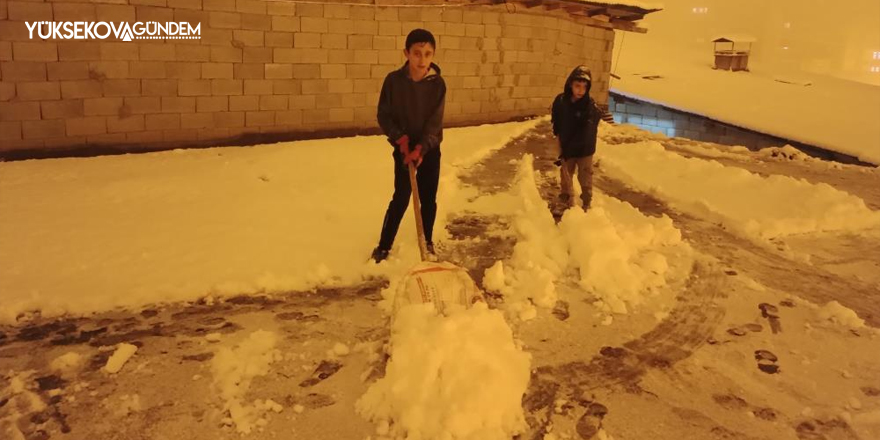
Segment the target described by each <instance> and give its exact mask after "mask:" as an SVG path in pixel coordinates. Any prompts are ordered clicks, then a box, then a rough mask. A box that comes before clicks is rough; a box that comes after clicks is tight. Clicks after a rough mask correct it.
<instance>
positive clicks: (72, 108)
mask: <svg viewBox="0 0 880 440" xmlns="http://www.w3.org/2000/svg"><path fill="white" fill-rule="evenodd" d="M40 109H41V111H42V113H41V114H42V117H43V118H44V119H69V118H77V117H82V116H85V107H84V105H83V100H82V99H69V100H63V101H43V102H41V103H40Z"/></svg>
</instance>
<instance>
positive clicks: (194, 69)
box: [165, 57, 202, 79]
mask: <svg viewBox="0 0 880 440" xmlns="http://www.w3.org/2000/svg"><path fill="white" fill-rule="evenodd" d="M181 59H185V58H182V57H181ZM165 74H166V76H167V77H168V78H171V79H198V78H201V77H202V64H201V63H195V62H169V63H165Z"/></svg>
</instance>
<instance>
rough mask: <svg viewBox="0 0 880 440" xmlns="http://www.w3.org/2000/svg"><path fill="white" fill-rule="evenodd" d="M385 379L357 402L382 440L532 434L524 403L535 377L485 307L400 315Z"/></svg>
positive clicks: (497, 438) (495, 439)
mask: <svg viewBox="0 0 880 440" xmlns="http://www.w3.org/2000/svg"><path fill="white" fill-rule="evenodd" d="M391 347H392V350H391V359H390V361H389V362H388V366H387V368H386V370H385V371H386V372H385V377H384V378H382V379H380V380H378V381H377V382H376V383H374V384H373V385H372V386H371V387H370V388H369V389H368V390H367V392H366V393H365V394H364V395H363V396H362V397H361V398H360V400H358V402H357V411H358V413H360V414H361V415H363V416H364V417H366V418H367V419H369V420H371V421H373V422H375V423H377V426H378V428H377V433H378V434H379V435H380V436H382V437H381V438H410V439H421V440H440V439H444V440H445V439H455V440H508V439H510V438H512V437H513V436H515V435H516V434H518V433H521V432H523V430H524V429H525V428H526V427H527V425H526V422H525V416H524V414H523V409H522V396H523V394H524V393H525V391H526V388H527V386H528V382H529V375H530V366H529V364H530V355H529V354H528V353H525V352H523V351H522V350H521V349H520V347H518V346H517V344H516V343H515V341H514V339H513V334H512V332H511V330H510V328H509V327H508V326H507V323H506V322H505V321H504V317H503V315H502V313H501V312H499V311H497V310H489V309H488V307H487V306H486V305H485V304H484V303H478V304H476V305H475V306H474V307H473V308H470V309H461V308H459V309H453V310H451V311H449V313H448V316H441V315H439V314H438V313H437V311H436V309H435V308H434V306H433V304H430V303H428V304H416V305H411V306H407V307H404V308H403V309H401V310H399V311H398V313H397V315H396V317H395V320H394V324H393V327H392V335H391Z"/></svg>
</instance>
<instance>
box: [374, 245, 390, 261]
mask: <svg viewBox="0 0 880 440" xmlns="http://www.w3.org/2000/svg"><path fill="white" fill-rule="evenodd" d="M389 252H390V251H389V250H388V249H382V248H380V247H378V246H377V247H376V249H373V255H371V256H370V258H371V259H372V260H373V261H375V262H376V264H379V263H381V262H383V261H385V260H387V259H388V253H389Z"/></svg>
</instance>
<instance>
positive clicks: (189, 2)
mask: <svg viewBox="0 0 880 440" xmlns="http://www.w3.org/2000/svg"><path fill="white" fill-rule="evenodd" d="M167 4H168V7H169V8H173V9H202V0H167Z"/></svg>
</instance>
